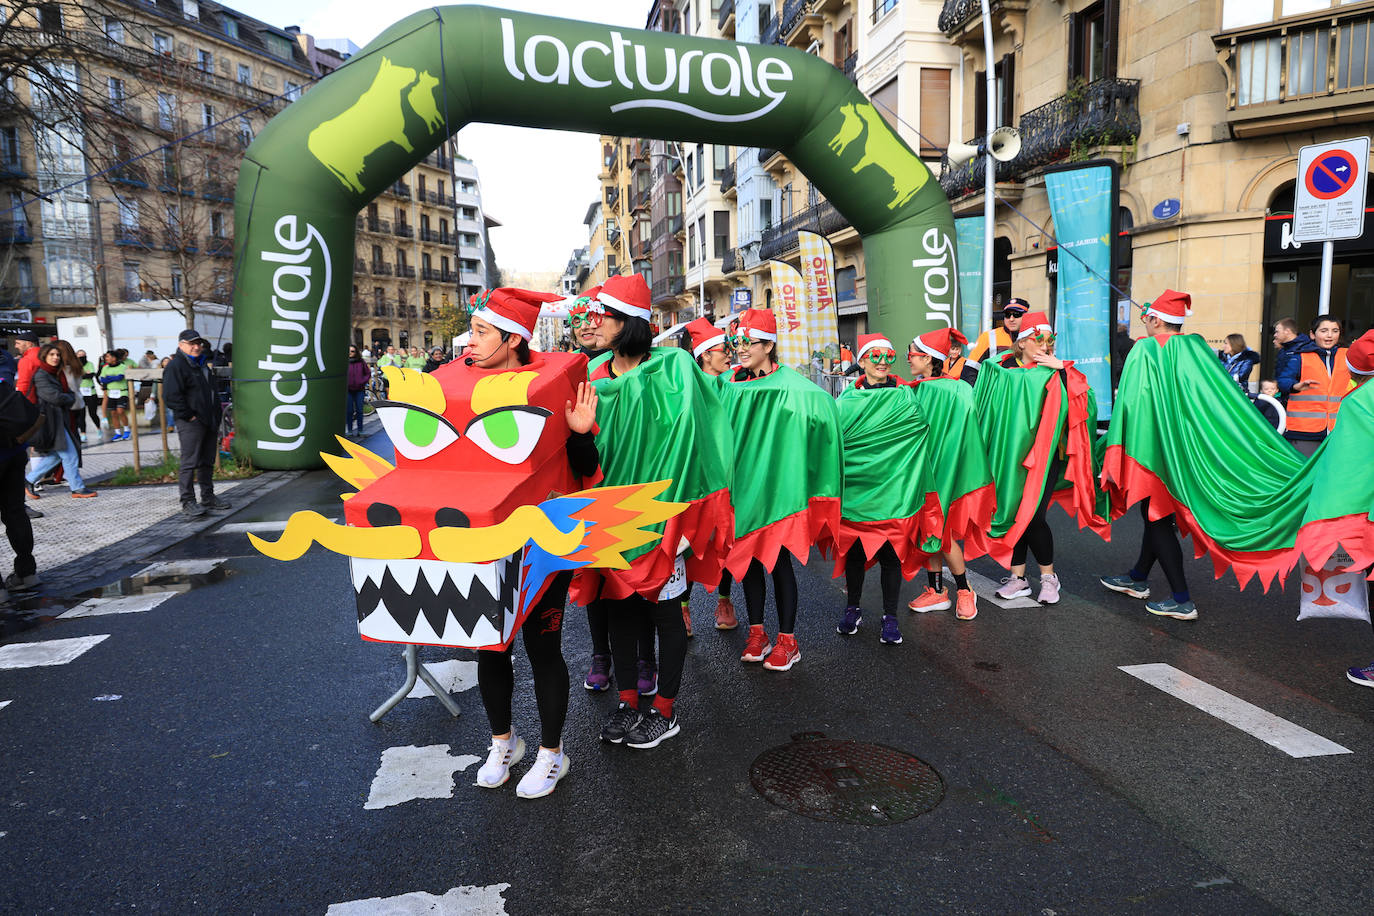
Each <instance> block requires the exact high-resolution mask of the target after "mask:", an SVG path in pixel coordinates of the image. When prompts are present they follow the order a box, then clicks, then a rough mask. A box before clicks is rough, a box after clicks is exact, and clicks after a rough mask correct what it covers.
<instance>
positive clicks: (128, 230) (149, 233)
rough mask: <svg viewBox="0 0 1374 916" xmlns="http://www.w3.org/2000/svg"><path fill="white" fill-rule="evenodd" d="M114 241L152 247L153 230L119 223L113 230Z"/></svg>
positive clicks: (120, 243) (134, 245)
mask: <svg viewBox="0 0 1374 916" xmlns="http://www.w3.org/2000/svg"><path fill="white" fill-rule="evenodd" d="M114 243H115V244H116V245H128V246H131V247H139V248H152V247H153V230H151V229H148V228H145V227H143V226H126V225H125V224H124V223H119V224H118V225H116V226H115V230H114Z"/></svg>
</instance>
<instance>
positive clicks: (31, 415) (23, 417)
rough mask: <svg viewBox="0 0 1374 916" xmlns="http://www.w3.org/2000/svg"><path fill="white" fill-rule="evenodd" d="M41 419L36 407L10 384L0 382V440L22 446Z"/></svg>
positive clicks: (41, 416)
mask: <svg viewBox="0 0 1374 916" xmlns="http://www.w3.org/2000/svg"><path fill="white" fill-rule="evenodd" d="M42 419H43V415H42V414H41V413H39V411H38V405H36V404H34V403H33V402H31V401H30V400H29V399H28V398H26V397H24V396H23V395H22V394H20V393H19V392H18V391H16V390H15V388H14V385H13V384H12V383H10V382H6V381H0V440H4V441H8V442H17V443H20V444H23V443H24V442H25V441H27V440H28V439H29V438H30V437H31V436H32V435H33V434H34V432H36V431H37V427H38V426H39V425H40V424H41V422H42Z"/></svg>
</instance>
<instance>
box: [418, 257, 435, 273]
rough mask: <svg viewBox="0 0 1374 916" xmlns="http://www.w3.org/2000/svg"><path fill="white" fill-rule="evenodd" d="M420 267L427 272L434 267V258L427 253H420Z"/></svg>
mask: <svg viewBox="0 0 1374 916" xmlns="http://www.w3.org/2000/svg"><path fill="white" fill-rule="evenodd" d="M420 269H421V270H423V271H424V272H425V273H429V272H430V271H431V270H433V269H434V259H433V258H431V257H430V256H429V255H428V254H422V255H420Z"/></svg>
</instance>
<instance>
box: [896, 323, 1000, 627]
mask: <svg viewBox="0 0 1374 916" xmlns="http://www.w3.org/2000/svg"><path fill="white" fill-rule="evenodd" d="M959 342H967V338H965V337H964V335H963V334H961V333H959V332H958V331H956V330H953V329H950V328H942V329H940V330H938V331H930V332H928V333H926V334H922V335H921V336H919V337H916V338H914V339H913V340H912V341H911V344H910V345H909V346H908V347H907V354H906V358H907V364H908V365H909V366H910V367H911V375H912V382H911V385H912V388H913V390H914V391H915V392H916V393H917V398H918V402H921V401H924V402H926V403H927V407H930V408H934V407H936V404H935V403H933V402H934V401H936V400H937V399H938V400H939V401H940V402H941V406H942V407H943V409H940V410H938V411H934V412H933V415H935V416H943V417H947V418H948V419H946V421H945V423H944V424H942V425H943V426H945V427H946V428H947V431H948V432H949V433H950V434H951V435H947V436H945V437H943V438H945V439H947V440H948V441H949V442H950V444H957V443H960V442H962V443H964V444H969V445H974V446H976V447H975V448H972V449H965V450H964V453H963V454H962V455H957V456H955V455H949V454H946V455H945V456H944V457H943V458H941V459H939V460H932V464H933V466H934V467H936V468H939V469H941V470H943V471H944V472H945V473H946V474H948V475H950V477H951V484H949V485H947V486H946V487H945V488H944V489H942V491H941V492H942V493H944V492H946V491H947V490H948V489H949V488H950V486H952V485H953V476H952V474H951V472H957V471H959V470H963V471H964V472H965V473H964V474H963V477H964V479H965V483H964V484H963V486H964V489H963V490H961V491H960V495H964V494H967V493H978V494H980V495H979V496H978V497H977V499H975V500H973V501H972V504H975V505H977V506H978V507H979V514H980V517H981V521H982V523H983V527H984V528H985V527H986V525H987V522H988V521H989V520H990V519H991V517H992V507H993V502H994V501H993V498H992V496H993V489H992V483H991V472H990V471H989V470H988V464H987V455H986V453H985V451H984V446H983V440H982V436H981V435H980V434H978V431H977V430H978V427H977V423H976V422H975V421H974V419H973V417H972V407H973V398H972V395H971V389H970V388H968V387H967V386H964V385H958V386H953V387H952V388H951V383H952V382H954V381H956V380H960V379H961V377H960V376H951V375H946V374H945V366H946V358H947V357H948V355H949V353H950V352H951V351H952V350H953V348H954V346H955V345H956V343H959ZM962 373H963V375H962V380H963V381H968V382H969V383H970V384H973V383H974V382H976V381H977V379H978V370H977V369H976V368H974V367H972V366H969V365H967V361H965V365H964V367H963V369H962ZM936 380H939V382H938V384H930V383H931V382H934V381H936ZM961 399H962V400H961ZM951 410H953V411H955V413H953V414H951V413H950V411H951ZM970 440H972V441H970ZM970 453H971V454H972V457H970ZM931 458H932V459H935V456H934V455H932V456H931ZM980 469H981V472H982V474H981V476H980V475H979V474H978V471H979V470H980ZM969 471H971V472H972V474H971V475H970V474H969V473H968V472H969ZM953 502H954V500H953V499H947V500H946V501H945V502H944V503H943V506H949V505H951V504H952V503H953ZM967 504H969V501H967V500H966V501H965V503H964V504H962V505H967ZM954 515H955V521H956V527H957V528H959V530H958V531H955V532H951V531H948V530H946V531H945V532H943V533H942V534H943V536H942V541H943V543H942V545H941V549H940V551H939V552H937V553H935V554H933V555H932V556H931V557H930V558H929V559H928V560H927V561H926V588H925V590H924V591H923V592H922V593H921V594H919V595H917V596H916V597H915V598H913V599H912V601H911V603H910V604H908V605H907V607H908V608H910V609H911V610H913V611H915V612H916V613H918V614H925V613H929V612H930V611H945V610H949V607H950V603H951V602H950V598H949V590H948V589H946V588H945V583H944V568H945V564H948V565H949V571H950V575H952V576H953V577H954V590H955V600H954V608H955V610H954V615H955V616H956V617H958V618H959V619H960V620H972V619H973V618H975V617H977V616H978V595H977V593H976V592H974V591H973V589H971V588H969V584H968V575H967V573H968V568H967V567H966V566H965V565H964V549H963V544H962V541H963V540H964V537H965V535H966V533H967V531H968V530H969V528H968V524H967V523H968V521H970V519H969V516H968V515H967V514H965V513H959V512H956V513H954ZM975 528H976V526H975Z"/></svg>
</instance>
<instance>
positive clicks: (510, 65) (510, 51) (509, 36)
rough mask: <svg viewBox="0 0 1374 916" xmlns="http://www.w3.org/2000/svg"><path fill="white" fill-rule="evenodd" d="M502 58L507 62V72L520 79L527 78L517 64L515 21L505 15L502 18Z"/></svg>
mask: <svg viewBox="0 0 1374 916" xmlns="http://www.w3.org/2000/svg"><path fill="white" fill-rule="evenodd" d="M501 58H502V59H503V60H504V61H505V62H506V72H507V73H509V74H510V75H511V76H513V77H515V78H516V79H518V80H523V79H524V78H525V74H523V73H521V72H520V68H519V67H518V66H516V64H515V23H514V22H511V21H510V20H509V19H506V18H504V17H503V18H502V19H501Z"/></svg>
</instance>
